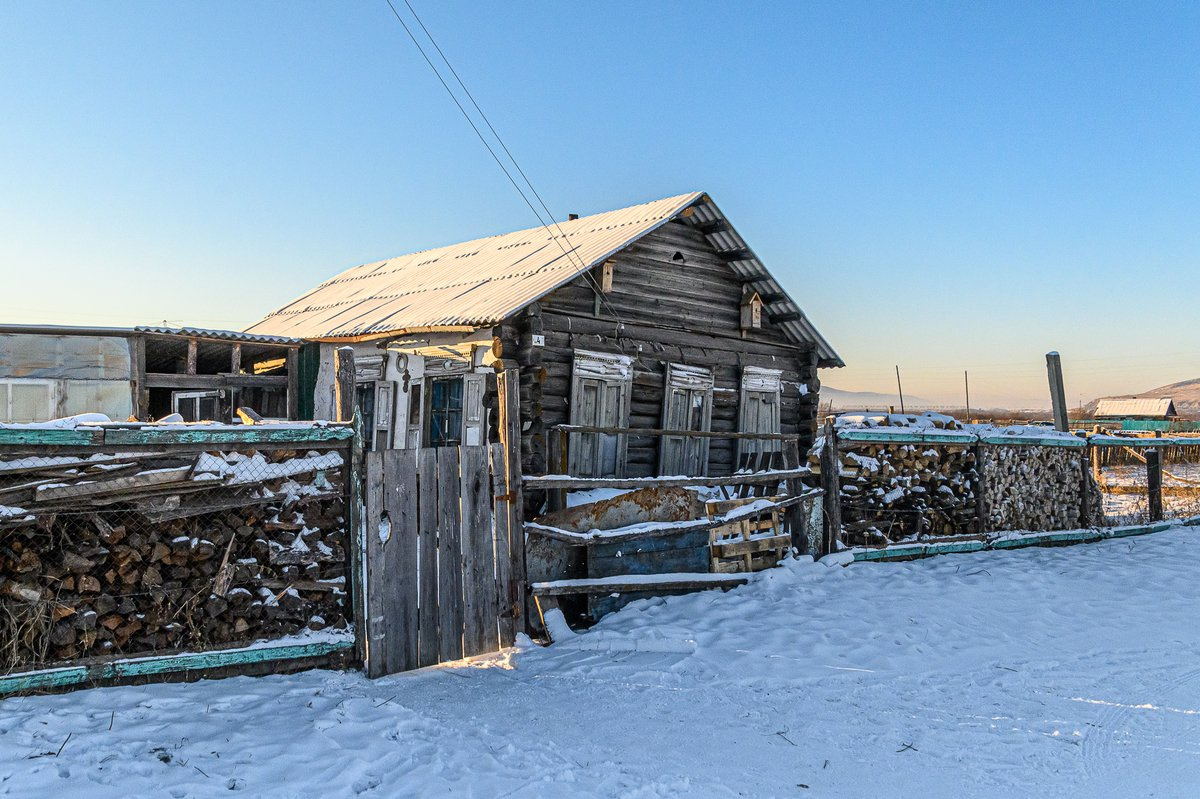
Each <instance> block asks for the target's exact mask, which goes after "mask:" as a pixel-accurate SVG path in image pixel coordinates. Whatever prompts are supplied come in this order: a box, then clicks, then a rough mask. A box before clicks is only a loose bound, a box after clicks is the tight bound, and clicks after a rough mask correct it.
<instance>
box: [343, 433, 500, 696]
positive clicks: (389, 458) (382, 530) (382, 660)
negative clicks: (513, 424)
mask: <svg viewBox="0 0 1200 799" xmlns="http://www.w3.org/2000/svg"><path fill="white" fill-rule="evenodd" d="M366 463H367V482H366V519H365V531H364V534H365V537H366V604H367V608H366V650H367V653H366V662H367V673H368V675H369V676H371V677H379V676H383V675H386V674H393V673H395V672H399V671H406V670H409V669H415V668H420V667H423V666H431V665H433V664H436V663H442V662H446V661H452V660H458V659H460V658H463V657H470V656H473V655H482V654H486V653H488V652H495V651H497V650H499V649H501V648H503V647H506V646H510V645H512V643H513V640H514V638H515V635H516V632H517V627H518V623H519V620H520V619H521V618H522V611H523V609H522V607H521V606H522V603H523V595H522V592H521V591H520V586H521V585H522V584H523V581H524V535H523V531H522V529H521V522H520V517H519V516H518V514H517V501H516V500H517V498H518V497H519V492H518V490H517V488H518V481H519V479H520V478H519V474H517V473H515V471H514V468H513V460H512V459H511V458H510V457H509V453H508V451H507V450H506V448H505V446H504V445H503V444H493V445H491V446H490V447H488V446H474V447H443V448H437V449H433V448H428V449H420V450H387V451H384V452H371V453H368V454H367V459H366Z"/></svg>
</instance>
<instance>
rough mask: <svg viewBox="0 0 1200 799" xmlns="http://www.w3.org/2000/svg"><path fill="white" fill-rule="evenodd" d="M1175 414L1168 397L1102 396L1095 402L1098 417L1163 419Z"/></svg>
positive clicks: (1172, 402) (1172, 404)
mask: <svg viewBox="0 0 1200 799" xmlns="http://www.w3.org/2000/svg"><path fill="white" fill-rule="evenodd" d="M1177 415H1178V414H1176V413H1175V403H1174V401H1173V400H1172V399H1171V398H1170V397H1104V398H1102V399H1101V400H1099V402H1098V403H1097V404H1096V416H1099V417H1118V418H1127V417H1134V416H1143V417H1151V418H1154V419H1165V418H1167V417H1168V416H1177Z"/></svg>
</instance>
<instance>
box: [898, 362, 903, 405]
mask: <svg viewBox="0 0 1200 799" xmlns="http://www.w3.org/2000/svg"><path fill="white" fill-rule="evenodd" d="M896 390H897V391H898V392H900V413H904V386H902V385H900V364H896Z"/></svg>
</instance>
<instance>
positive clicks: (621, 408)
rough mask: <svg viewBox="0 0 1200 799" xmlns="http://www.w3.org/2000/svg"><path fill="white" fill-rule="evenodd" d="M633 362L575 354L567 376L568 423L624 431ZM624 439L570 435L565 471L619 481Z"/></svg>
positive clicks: (621, 357)
mask: <svg viewBox="0 0 1200 799" xmlns="http://www.w3.org/2000/svg"><path fill="white" fill-rule="evenodd" d="M632 385H633V361H632V359H631V358H629V357H628V356H625V355H613V354H610V353H597V352H587V351H583V350H577V351H576V352H575V363H574V368H573V370H572V376H571V408H570V422H571V424H575V425H583V426H586V427H628V426H629V402H630V394H631V389H632ZM627 438H628V437H627V436H626V435H624V434H606V433H572V434H571V435H570V436H569V442H568V445H567V452H568V455H567V470H568V472H570V473H571V474H573V475H576V476H579V477H622V476H624V474H625V463H626V456H627V451H628V441H627Z"/></svg>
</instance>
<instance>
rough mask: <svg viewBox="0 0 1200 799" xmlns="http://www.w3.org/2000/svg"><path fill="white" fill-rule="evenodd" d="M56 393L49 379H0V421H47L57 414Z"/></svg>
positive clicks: (19, 422)
mask: <svg viewBox="0 0 1200 799" xmlns="http://www.w3.org/2000/svg"><path fill="white" fill-rule="evenodd" d="M56 394H57V392H56V391H55V390H54V383H53V382H51V381H49V380H4V381H0V422H12V423H14V424H22V423H26V422H45V421H49V420H50V419H53V418H54V417H55V416H56V415H57V414H56V413H55V406H56V404H57V402H56V401H57V396H56Z"/></svg>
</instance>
